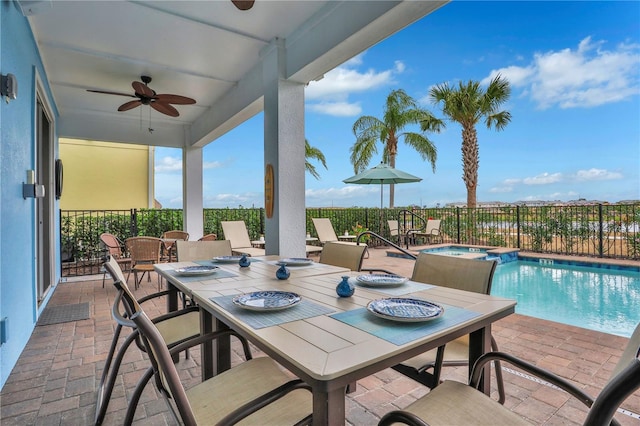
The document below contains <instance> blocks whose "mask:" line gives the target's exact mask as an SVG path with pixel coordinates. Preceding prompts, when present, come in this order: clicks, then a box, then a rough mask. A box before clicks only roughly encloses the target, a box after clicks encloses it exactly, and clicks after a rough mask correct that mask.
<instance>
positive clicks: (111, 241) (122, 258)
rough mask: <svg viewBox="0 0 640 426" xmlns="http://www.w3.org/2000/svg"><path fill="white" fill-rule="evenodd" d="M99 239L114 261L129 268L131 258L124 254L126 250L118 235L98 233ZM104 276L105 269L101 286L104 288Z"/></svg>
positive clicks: (105, 274)
mask: <svg viewBox="0 0 640 426" xmlns="http://www.w3.org/2000/svg"><path fill="white" fill-rule="evenodd" d="M100 241H101V242H102V244H103V245H104V246H105V248H106V250H107V252H108V254H109V256H111V257H113V258H114V259H115V260H116V262H118V265H126V266H128V267H129V268H130V267H131V258H130V257H128V256H127V255H126V254H125V253H126V250H125V247H124V244H123V243H122V241H120V240H119V239H118V237H116V236H115V235H113V234H110V233H108V232H105V233H103V234H101V235H100ZM106 276H107V271H106V270H105V271H104V274H103V275H102V288H104V279H105V278H106Z"/></svg>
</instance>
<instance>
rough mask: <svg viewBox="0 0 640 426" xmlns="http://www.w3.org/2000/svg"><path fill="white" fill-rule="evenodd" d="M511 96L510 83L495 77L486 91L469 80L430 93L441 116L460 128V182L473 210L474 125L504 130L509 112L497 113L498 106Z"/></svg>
mask: <svg viewBox="0 0 640 426" xmlns="http://www.w3.org/2000/svg"><path fill="white" fill-rule="evenodd" d="M510 95H511V87H510V86H509V81H507V80H506V79H504V78H502V77H501V76H500V74H498V75H497V76H496V77H495V78H494V79H493V80H491V83H489V86H488V87H487V89H486V91H485V90H483V89H482V88H480V83H479V82H477V81H471V80H469V81H468V82H467V83H466V84H464V83H462V82H460V83H459V85H458V88H457V89H453V88H451V87H449V85H448V84H447V83H443V84H439V85H437V86H435V87H433V88H432V89H431V91H430V93H429V96H430V97H431V100H432V101H433V103H434V104H438V103H442V113H443V114H444V115H445V117H446V118H448V119H449V120H451V121H455V122H456V123H459V124H460V125H461V126H462V167H463V171H462V180H463V181H464V183H465V185H466V186H467V207H469V208H474V207H475V206H476V201H477V200H476V189H477V187H478V168H479V166H480V160H479V147H478V132H477V131H476V124H477V123H478V122H479V121H480V120H481V119H483V118H484V121H485V124H486V126H487V128H488V129H491V128H492V127H495V129H496V130H498V131H499V130H502V129H504V128H505V127H506V126H507V124H509V122H510V121H511V113H510V112H509V111H499V110H498V109H499V108H500V105H502V104H503V103H504V102H506V101H507V100H508V99H509V96H510ZM434 125H436V126H438V128H440V126H441V125H442V122H439V123H430V122H429V120H425V121H423V122H422V130H423V131H426V130H429V129H431V128H432V127H433V126H434Z"/></svg>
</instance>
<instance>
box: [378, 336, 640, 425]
mask: <svg viewBox="0 0 640 426" xmlns="http://www.w3.org/2000/svg"><path fill="white" fill-rule="evenodd" d="M639 348H640V325H639V326H637V327H636V329H635V331H634V333H633V335H632V336H631V338H630V339H629V343H628V345H627V348H626V349H625V351H624V352H623V354H622V357H621V358H620V360H619V361H618V364H617V365H616V367H615V368H614V370H613V372H612V373H611V377H610V379H609V381H608V382H607V384H606V385H605V386H604V388H603V389H602V391H601V392H600V394H599V395H598V397H597V398H595V399H594V398H592V397H591V396H589V395H588V394H586V393H585V392H584V391H583V390H582V389H580V388H579V387H577V386H576V385H575V384H573V383H572V382H570V381H569V380H567V379H565V378H563V377H560V376H558V375H556V374H554V373H552V372H550V371H547V370H545V369H542V368H540V367H537V366H535V365H533V364H530V363H528V362H526V361H523V360H521V359H518V358H516V357H514V356H512V355H509V354H505V353H502V352H489V353H486V354H484V355H483V356H481V357H480V358H479V359H478V361H477V362H476V363H475V364H474V366H473V369H472V373H471V378H470V381H469V385H466V384H464V383H460V382H456V381H450V380H447V381H445V382H444V383H443V384H442V385H440V386H438V387H437V388H435V389H433V390H432V391H430V392H429V393H428V394H426V395H425V396H423V397H422V398H420V399H418V400H416V401H415V402H414V403H412V404H411V405H409V406H408V407H407V408H405V409H404V410H396V411H392V412H390V413H387V414H386V415H385V416H384V417H382V419H380V422H379V423H378V425H379V426H389V425H392V424H397V423H402V424H407V425H419V426H424V425H427V424H430V425H453V424H458V425H520V424H524V425H530V423H529V422H527V421H526V420H525V419H523V418H522V417H520V416H519V415H518V414H516V413H515V412H513V411H510V410H509V409H508V408H506V407H505V406H503V405H501V404H498V403H497V402H496V401H494V400H493V399H491V398H489V397H487V396H486V395H485V394H484V393H482V392H479V391H478V390H477V389H478V386H479V382H480V379H481V378H482V371H483V367H484V365H485V364H486V363H487V362H491V361H501V362H505V363H509V364H511V365H513V366H515V367H516V368H518V369H520V370H523V371H525V372H526V373H528V374H529V375H532V376H534V377H536V378H539V379H541V380H543V381H544V382H547V383H550V384H551V385H553V386H556V387H557V388H560V389H561V390H563V391H565V392H567V393H569V394H570V395H571V396H572V397H574V398H576V399H577V400H578V401H579V402H582V403H583V404H584V405H586V406H587V407H590V409H589V412H588V413H587V416H586V419H585V421H584V423H583V424H584V425H585V426H587V425H588V426H604V425H609V424H612V425H619V422H618V421H617V420H615V419H614V418H613V416H614V415H615V414H616V411H617V410H618V407H620V405H621V404H622V403H623V402H624V401H625V400H626V399H627V398H628V397H629V396H630V395H631V394H632V393H634V392H635V391H637V390H638V389H639V388H640V359H638V356H639V355H640V349H639ZM532 409H533V410H535V409H536V408H535V407H533V408H532ZM523 410H526V408H524V407H523ZM561 422H562V419H558V424H560V423H561Z"/></svg>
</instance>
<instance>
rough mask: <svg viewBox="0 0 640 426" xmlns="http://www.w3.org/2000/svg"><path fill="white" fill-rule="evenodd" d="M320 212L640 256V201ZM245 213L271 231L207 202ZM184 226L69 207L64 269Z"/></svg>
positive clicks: (348, 225)
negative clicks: (109, 240) (430, 223)
mask: <svg viewBox="0 0 640 426" xmlns="http://www.w3.org/2000/svg"><path fill="white" fill-rule="evenodd" d="M312 218H329V219H330V220H331V223H332V224H333V226H334V229H335V230H336V232H337V233H339V234H341V233H343V232H344V231H348V232H349V233H351V234H360V233H362V231H372V232H373V233H375V234H378V235H379V236H380V237H382V239H379V238H372V239H371V241H370V242H368V244H369V245H370V246H376V245H382V244H386V245H394V246H396V247H398V245H396V244H394V243H391V241H390V235H389V228H388V226H387V220H390V219H393V220H396V219H397V220H398V221H399V222H400V223H407V224H408V223H411V224H412V226H410V227H409V228H405V229H407V233H409V232H411V231H416V230H418V231H419V230H421V229H423V228H424V225H423V223H424V224H426V221H427V220H428V219H440V220H441V224H440V232H441V235H442V242H443V243H450V244H473V245H486V246H497V247H514V248H519V249H521V250H525V251H532V252H538V253H556V254H567V255H580V256H591V257H603V258H604V257H606V258H620V259H633V260H639V259H640V203H632V204H612V205H608V204H595V205H579V206H542V207H530V206H504V207H482V208H476V209H467V208H460V207H450V208H449V207H446V208H425V209H423V208H410V209H407V208H396V209H382V210H381V209H379V208H310V209H307V210H306V221H307V226H306V228H307V232H308V233H310V234H311V235H312V236H317V235H316V232H315V228H314V226H313V222H312ZM225 220H243V221H244V222H245V223H246V225H247V229H248V231H249V236H250V238H251V239H252V240H256V239H258V238H259V237H260V235H262V234H264V229H265V226H264V224H265V212H264V209H262V208H256V209H245V208H238V209H231V208H224V209H205V210H204V214H203V224H204V233H205V234H208V233H215V234H218V235H219V236H220V238H223V235H224V234H223V232H222V227H221V225H220V222H221V221H225ZM182 228H183V217H182V210H180V209H160V210H154V209H132V210H86V211H85V210H64V211H61V214H60V232H61V238H60V240H61V243H62V247H61V253H62V256H61V257H62V263H63V265H62V266H63V274H64V275H84V274H87V273H97V271H98V270H99V262H100V256H101V253H102V247H100V234H102V233H103V232H110V233H112V234H115V235H116V236H117V237H118V238H120V239H121V240H123V241H124V240H125V239H126V238H128V237H131V236H136V235H149V236H154V237H160V236H162V233H163V232H165V231H169V230H172V229H182Z"/></svg>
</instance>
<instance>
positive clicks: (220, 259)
mask: <svg viewBox="0 0 640 426" xmlns="http://www.w3.org/2000/svg"><path fill="white" fill-rule="evenodd" d="M241 257H242V256H216V257H214V258H213V261H214V262H218V263H238V262H239V261H240V258H241Z"/></svg>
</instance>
